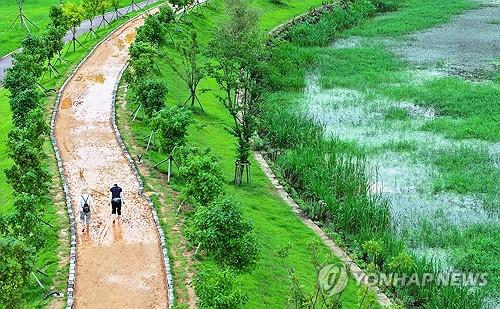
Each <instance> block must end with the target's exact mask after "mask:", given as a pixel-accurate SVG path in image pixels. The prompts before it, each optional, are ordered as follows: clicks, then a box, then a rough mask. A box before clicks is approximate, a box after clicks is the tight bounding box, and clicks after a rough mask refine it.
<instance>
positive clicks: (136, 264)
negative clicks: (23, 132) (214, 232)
mask: <svg viewBox="0 0 500 309" xmlns="http://www.w3.org/2000/svg"><path fill="white" fill-rule="evenodd" d="M145 16H146V13H144V14H141V15H139V16H138V17H136V18H134V19H133V20H131V21H129V22H128V23H126V24H124V25H122V26H121V27H119V28H118V29H117V30H115V31H113V32H112V33H111V34H110V35H108V36H107V37H106V38H105V39H104V40H103V41H102V42H101V43H100V44H99V45H98V46H97V47H96V48H94V49H93V50H92V51H91V52H90V53H89V55H88V56H87V58H86V59H84V61H82V62H81V63H80V65H79V66H78V68H77V69H76V70H75V71H74V73H73V75H72V76H71V77H70V78H69V79H68V80H67V81H66V83H65V85H64V86H63V87H62V88H61V90H60V92H59V95H58V99H57V103H56V106H55V108H54V113H53V118H52V123H51V128H52V133H51V139H52V143H53V146H54V150H55V153H56V158H57V161H58V167H59V172H60V173H61V177H62V179H63V185H64V192H65V195H66V203H67V206H68V213H69V217H70V226H71V227H70V229H71V251H70V269H69V271H70V274H69V279H68V301H67V305H68V307H69V308H71V307H81V308H86V307H92V308H166V307H168V304H170V305H172V303H173V290H172V282H171V278H172V277H171V274H170V266H169V263H168V256H167V249H166V246H165V239H164V236H163V233H162V230H161V227H160V226H159V221H158V216H157V214H156V212H155V209H154V207H153V206H152V203H151V201H149V200H148V198H147V197H145V196H144V195H143V185H142V182H141V180H140V178H139V176H138V174H137V171H136V170H135V168H134V166H133V163H132V160H131V158H130V156H129V155H128V154H127V153H126V150H125V148H124V147H123V142H122V141H121V139H120V137H119V133H118V132H117V130H116V126H115V123H114V120H115V119H114V105H113V103H114V96H115V93H116V87H117V84H118V82H119V80H120V77H121V74H122V72H123V70H124V69H125V67H126V65H127V62H128V60H129V55H128V47H129V45H130V44H131V43H132V42H133V40H134V39H135V33H136V29H137V28H138V27H139V26H141V25H142V24H143V22H144V18H145ZM114 183H118V184H119V185H120V186H121V187H122V188H123V191H124V192H123V196H124V205H123V215H122V217H123V220H122V222H120V223H119V222H116V223H113V221H112V218H111V207H110V204H109V188H110V187H111V185H112V184H114ZM82 189H88V190H89V191H90V193H91V195H92V197H93V199H94V205H93V206H94V207H93V211H94V212H93V213H92V223H91V225H90V228H89V229H87V230H86V231H85V232H83V226H82V225H81V223H80V222H79V220H77V217H78V210H77V205H76V201H77V200H78V197H79V196H80V193H81V190H82Z"/></svg>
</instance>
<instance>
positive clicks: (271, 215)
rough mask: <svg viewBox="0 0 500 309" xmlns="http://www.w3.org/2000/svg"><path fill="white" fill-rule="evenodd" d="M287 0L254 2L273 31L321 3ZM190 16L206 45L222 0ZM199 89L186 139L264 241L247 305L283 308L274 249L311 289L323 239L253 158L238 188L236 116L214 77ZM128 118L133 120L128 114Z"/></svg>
mask: <svg viewBox="0 0 500 309" xmlns="http://www.w3.org/2000/svg"><path fill="white" fill-rule="evenodd" d="M285 3H286V4H285V5H274V4H272V3H271V2H270V1H267V0H256V1H252V5H253V6H255V7H257V8H259V9H260V10H261V13H262V18H261V25H262V28H263V29H266V30H267V29H271V28H273V27H274V26H276V25H278V24H280V23H282V22H284V21H286V20H288V19H291V18H292V17H293V16H295V15H298V14H300V13H303V12H304V11H307V10H308V9H309V8H310V7H313V6H318V5H320V4H321V1H318V0H311V1H300V0H293V1H285ZM214 4H215V6H214ZM187 18H189V20H190V21H192V26H190V27H192V28H193V29H196V31H197V33H198V38H199V41H200V43H201V44H202V45H206V43H207V42H208V41H209V40H210V39H211V37H212V33H213V29H214V27H215V26H216V25H218V24H219V23H220V22H221V20H223V18H224V15H223V10H222V0H215V1H212V2H211V3H210V4H209V5H208V6H207V7H206V8H204V9H203V15H201V14H190V15H189V16H188V17H187ZM165 52H166V53H168V54H169V55H170V56H172V57H174V55H173V52H172V51H170V50H168V49H165ZM158 64H159V67H160V68H161V78H163V79H164V80H166V81H167V84H168V88H169V94H168V99H167V104H168V105H174V104H182V102H183V101H184V100H185V98H186V97H187V96H188V92H187V89H186V87H185V85H184V84H183V83H182V82H181V81H180V80H179V79H178V78H177V77H176V76H175V74H174V73H173V72H172V71H171V69H170V68H169V66H168V65H167V64H166V63H165V62H164V61H163V60H162V59H158ZM200 88H209V89H212V91H211V92H208V93H205V94H202V95H201V96H200V100H201V102H202V104H203V107H204V109H205V111H206V114H203V113H197V114H196V115H195V124H193V125H192V126H191V127H190V130H189V137H188V143H189V144H190V145H194V146H200V147H210V148H211V149H212V151H213V153H214V154H215V155H216V157H217V158H218V159H219V161H220V165H221V168H222V170H223V175H224V179H225V182H226V185H225V189H226V192H227V193H228V194H229V195H232V196H234V197H235V198H236V199H238V200H239V201H240V202H241V204H242V205H243V211H244V215H245V216H246V217H247V218H249V219H251V220H252V221H253V223H254V225H255V230H256V232H257V235H258V238H259V239H260V242H261V244H262V255H261V259H260V261H259V263H258V266H257V268H256V269H255V270H254V271H252V272H251V273H249V274H243V275H241V277H240V279H241V280H242V281H243V282H242V286H243V287H244V290H245V291H246V292H248V296H249V302H248V304H247V305H246V307H248V308H263V307H270V308H280V307H284V306H285V305H286V302H287V299H288V298H289V297H290V295H291V294H290V293H291V292H290V290H289V289H290V281H289V279H288V277H287V274H286V271H285V269H284V268H283V266H282V262H281V260H280V259H279V258H278V257H277V254H276V251H277V250H278V249H280V248H282V247H284V246H287V245H288V244H291V246H292V250H291V254H290V256H289V257H288V258H287V259H286V263H287V264H288V265H289V266H292V267H293V268H294V270H295V271H296V274H297V275H298V277H299V278H300V281H301V283H303V285H304V287H306V288H307V289H308V290H312V288H313V286H314V282H315V281H316V274H315V271H314V269H313V266H312V264H311V255H310V251H309V249H308V248H307V244H308V243H309V242H310V241H311V240H319V237H318V236H317V235H316V234H315V233H314V232H313V231H311V230H310V229H309V228H308V227H306V226H305V225H304V224H303V223H302V222H301V221H300V220H299V219H298V218H297V216H296V215H295V214H294V213H293V212H292V211H291V209H290V208H289V206H288V205H286V204H285V203H284V202H283V201H282V200H281V199H280V198H279V196H277V194H276V192H275V191H274V189H273V187H272V185H271V184H270V182H269V181H268V179H267V178H266V176H265V175H264V173H263V172H262V171H261V170H260V169H259V167H258V164H257V163H256V162H255V161H254V160H253V158H252V160H251V162H252V182H251V183H250V184H246V183H245V184H244V185H243V186H242V187H241V188H235V187H234V186H233V185H232V180H233V175H234V160H235V150H236V139H235V138H234V137H233V136H231V135H230V134H229V133H228V132H227V131H226V130H225V129H224V126H223V124H230V123H231V121H232V120H231V118H230V115H229V114H228V113H227V112H226V110H225V109H224V108H223V107H222V105H221V104H220V103H219V102H218V101H217V99H216V98H215V96H214V91H216V89H217V88H218V87H217V84H216V83H215V81H214V80H212V79H208V80H205V81H204V82H203V83H202V85H200ZM129 93H130V92H129ZM135 107H136V106H135V104H133V103H131V104H129V105H128V108H129V110H130V111H132V110H134V108H135ZM124 121H128V122H130V117H128V119H125V120H124ZM123 125H124V124H123V123H122V124H121V126H122V127H123ZM132 132H133V133H134V137H135V140H137V141H138V142H139V143H140V144H141V145H142V146H145V141H146V140H145V137H146V136H147V135H148V134H149V133H150V130H149V128H148V126H147V124H146V123H145V122H144V121H136V122H135V123H133V124H132ZM164 157H165V154H161V153H157V152H154V151H150V152H149V153H148V154H147V155H146V160H147V162H149V163H150V164H151V165H152V164H154V163H155V162H159V161H160V160H162V159H163V158H164ZM173 173H174V174H173V184H172V186H173V188H174V189H180V188H181V186H182V180H181V179H177V178H176V175H175V173H176V169H175V167H174V170H173ZM144 177H145V179H146V184H147V183H148V182H153V181H155V180H154V179H151V177H154V176H151V175H145V176H144ZM164 190H165V191H164V192H162V193H165V194H168V192H169V191H168V189H164ZM320 252H321V255H322V256H323V258H324V260H325V261H332V262H333V261H336V258H334V257H328V255H329V250H328V249H327V248H326V247H325V246H324V245H321V248H320ZM199 267H200V268H202V269H207V268H213V267H215V265H214V263H213V262H212V261H211V260H209V259H204V260H202V261H201V264H200V265H199ZM175 271H176V270H175V269H174V272H175ZM356 291H357V287H356V286H355V284H354V282H353V281H352V280H351V281H350V284H349V286H348V288H347V289H346V291H345V292H344V294H343V295H342V300H343V303H344V305H345V306H346V308H353V307H357V302H358V299H357V295H356Z"/></svg>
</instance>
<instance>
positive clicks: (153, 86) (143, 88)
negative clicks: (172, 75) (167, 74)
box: [133, 78, 167, 117]
mask: <svg viewBox="0 0 500 309" xmlns="http://www.w3.org/2000/svg"><path fill="white" fill-rule="evenodd" d="M133 88H134V90H135V99H136V101H137V102H138V103H139V104H142V106H143V108H144V112H145V113H146V116H148V117H151V116H152V115H153V114H154V113H156V112H158V111H159V110H161V109H162V108H163V107H164V106H165V97H166V96H167V85H166V84H165V83H164V82H162V81H161V80H158V79H152V78H148V79H146V80H144V81H140V82H139V83H138V84H136V85H135V86H134V87H133Z"/></svg>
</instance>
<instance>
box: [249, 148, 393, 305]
mask: <svg viewBox="0 0 500 309" xmlns="http://www.w3.org/2000/svg"><path fill="white" fill-rule="evenodd" d="M254 157H255V160H256V161H257V163H259V166H260V168H261V170H262V171H264V173H265V174H266V177H267V178H268V179H269V180H270V181H271V184H272V185H273V186H274V189H275V190H276V192H277V193H278V195H279V196H280V197H281V199H282V200H283V201H285V203H287V204H288V206H290V207H291V208H292V211H293V212H294V213H295V214H296V215H297V217H299V219H300V220H301V221H302V222H304V224H305V225H307V226H308V227H309V228H310V229H311V230H313V231H314V232H315V233H316V234H317V235H319V237H321V240H322V241H323V243H324V244H325V245H326V246H327V247H328V248H329V249H330V250H331V251H332V252H333V253H334V254H335V256H337V257H338V258H339V259H340V260H341V261H342V263H344V264H345V265H346V267H347V269H348V270H349V271H350V272H351V273H353V274H356V277H357V278H362V283H363V284H365V285H366V284H367V282H366V280H368V276H367V274H366V273H365V272H364V271H363V270H362V269H361V268H360V267H359V266H358V265H357V264H356V262H354V260H353V259H351V258H350V257H349V255H347V253H345V251H344V250H342V248H340V247H339V246H337V244H335V243H334V242H333V241H332V240H331V239H330V237H328V235H326V233H325V232H324V231H323V230H322V229H321V228H320V227H319V226H318V225H317V224H316V223H314V222H313V221H312V220H311V219H309V218H308V217H307V215H306V214H305V213H304V212H303V211H302V209H301V208H300V206H299V205H298V204H297V203H296V202H295V201H294V200H293V198H292V197H290V195H289V194H288V193H287V192H286V190H285V189H284V188H283V186H282V185H281V184H280V181H279V180H278V178H277V177H276V175H274V172H273V170H272V169H271V167H270V166H269V164H267V161H266V160H265V159H264V157H263V156H262V154H261V153H260V152H258V151H255V152H254ZM372 288H373V289H374V290H375V293H377V299H378V302H379V304H381V305H382V306H389V305H391V304H392V302H391V300H390V299H389V297H387V295H385V294H384V292H383V291H382V290H380V289H379V288H378V287H372Z"/></svg>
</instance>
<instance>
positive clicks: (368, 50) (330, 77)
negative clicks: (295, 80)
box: [318, 45, 406, 90]
mask: <svg viewBox="0 0 500 309" xmlns="http://www.w3.org/2000/svg"><path fill="white" fill-rule="evenodd" d="M402 68H404V63H403V62H402V61H400V60H398V59H396V58H395V57H394V55H393V54H392V53H391V52H389V51H387V50H386V49H385V48H384V47H383V46H381V45H379V46H363V47H355V48H340V49H333V48H326V49H322V55H321V56H320V60H319V63H318V69H319V72H320V83H321V86H322V87H323V88H334V87H345V88H354V89H359V90H368V89H373V88H379V87H384V86H386V85H387V84H393V83H397V82H402V81H405V80H406V77H405V76H404V75H403V74H402Z"/></svg>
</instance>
